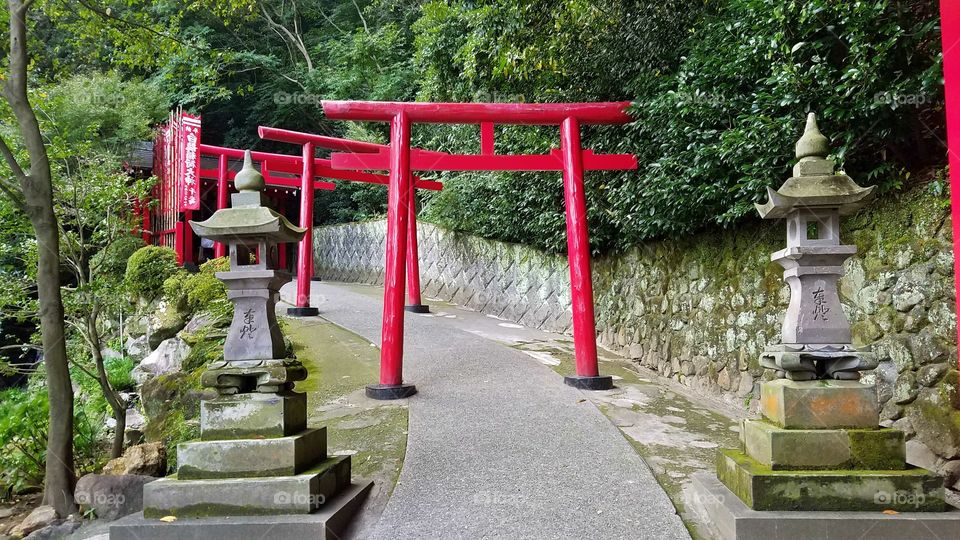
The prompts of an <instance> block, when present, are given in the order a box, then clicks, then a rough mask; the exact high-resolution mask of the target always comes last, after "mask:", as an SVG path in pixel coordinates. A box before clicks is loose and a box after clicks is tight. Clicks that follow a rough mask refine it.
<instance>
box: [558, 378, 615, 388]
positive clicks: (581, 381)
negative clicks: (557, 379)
mask: <svg viewBox="0 0 960 540" xmlns="http://www.w3.org/2000/svg"><path fill="white" fill-rule="evenodd" d="M563 382H564V384H566V385H567V386H572V387H574V388H579V389H580V390H609V389H611V388H613V377H611V376H609V375H600V376H597V377H581V376H579V375H576V376H568V377H564V378H563Z"/></svg>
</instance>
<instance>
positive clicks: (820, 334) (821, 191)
mask: <svg viewBox="0 0 960 540" xmlns="http://www.w3.org/2000/svg"><path fill="white" fill-rule="evenodd" d="M829 154H830V142H829V141H828V140H827V138H826V137H824V136H823V134H822V133H820V128H819V127H818V126H817V117H816V115H814V114H813V113H810V114H809V116H808V117H807V126H806V129H805V130H804V133H803V136H802V137H801V138H800V140H799V141H797V146H796V155H797V159H799V161H798V162H797V164H796V165H795V166H794V167H793V176H792V177H791V178H789V179H788V180H787V181H786V182H784V183H783V185H782V186H780V189H777V190H774V189H771V188H767V194H768V195H769V200H768V201H767V202H766V203H765V204H762V205H761V204H758V205H757V210H758V211H759V212H760V216H761V217H762V218H763V219H780V218H783V219H786V221H787V247H786V248H785V249H782V250H780V251H777V252H775V253H773V254H772V255H771V256H770V258H771V259H772V260H774V261H776V262H777V263H779V264H780V266H782V267H783V268H784V272H783V278H784V281H786V283H787V284H788V285H789V286H790V305H789V306H788V307H787V313H786V316H785V317H784V321H783V328H782V337H781V342H780V344H779V345H775V346H773V347H770V348H768V349H767V350H766V351H765V352H764V354H763V355H762V357H761V363H762V365H763V366H764V367H766V368H770V369H773V370H775V371H776V373H777V375H778V377H781V378H788V379H792V380H801V381H802V380H811V379H847V380H857V379H859V378H860V374H859V372H860V371H863V370H869V369H873V368H875V367H876V366H877V362H876V359H875V358H874V355H873V354H872V353H871V352H870V349H869V347H864V348H860V349H857V348H855V347H853V345H852V344H851V334H850V323H849V322H848V321H847V317H846V316H845V315H844V313H843V308H842V306H841V305H840V296H839V295H838V294H837V281H838V280H839V279H840V278H841V277H842V276H843V262H844V261H846V260H847V259H848V258H849V257H851V256H852V255H854V254H855V253H856V252H857V246H852V245H844V244H841V243H840V217H841V216H845V215H850V214H853V213H855V212H857V211H858V210H860V208H862V207H863V206H864V205H865V204H866V203H867V202H868V201H869V200H870V199H871V197H872V195H873V190H874V187H875V186H870V187H860V186H858V185H857V184H856V183H855V182H854V181H853V180H852V179H851V178H850V177H849V176H847V175H845V174H837V173H835V172H834V163H833V161H831V160H830V159H827V156H828V155H829Z"/></svg>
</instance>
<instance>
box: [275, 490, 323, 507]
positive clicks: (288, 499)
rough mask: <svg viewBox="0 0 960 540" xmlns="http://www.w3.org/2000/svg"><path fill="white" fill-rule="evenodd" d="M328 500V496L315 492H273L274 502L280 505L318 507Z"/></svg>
mask: <svg viewBox="0 0 960 540" xmlns="http://www.w3.org/2000/svg"><path fill="white" fill-rule="evenodd" d="M326 502H327V498H326V496H324V495H322V494H314V493H291V492H289V491H278V492H276V493H274V494H273V504H275V505H278V506H298V507H299V506H310V507H312V508H316V507H319V506H323V505H324V504H325V503H326Z"/></svg>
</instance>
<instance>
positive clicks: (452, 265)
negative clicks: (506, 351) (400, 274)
mask: <svg viewBox="0 0 960 540" xmlns="http://www.w3.org/2000/svg"><path fill="white" fill-rule="evenodd" d="M417 225H418V231H417V242H418V247H419V249H420V286H421V289H422V291H421V293H422V294H423V296H424V297H426V298H438V299H441V300H446V301H450V302H453V303H455V304H458V305H461V306H465V307H468V308H470V309H475V310H477V311H480V312H482V313H487V314H490V315H495V316H497V317H502V318H504V319H507V320H511V321H516V322H518V323H520V324H523V325H525V326H530V327H533V328H541V329H543V330H549V331H551V332H560V333H570V332H572V326H571V325H572V322H571V315H572V311H571V309H572V308H571V304H570V278H569V266H568V265H567V260H566V258H565V257H562V256H557V255H549V254H545V253H542V252H540V251H537V250H535V249H532V248H529V247H526V246H522V245H519V244H507V243H503V242H492V241H489V240H484V239H481V238H476V237H473V236H470V235H466V234H460V233H455V232H452V231H447V230H444V229H441V228H439V227H434V226H433V225H431V224H429V223H422V222H421V223H418V224H417ZM386 229H387V227H386V222H385V221H373V222H367V223H349V224H345V225H336V226H330V227H318V228H316V229H314V236H313V238H314V240H313V241H314V273H315V274H316V275H317V276H318V277H319V278H320V279H324V280H332V281H347V282H357V283H370V284H375V285H382V284H383V276H384V252H385V249H386Z"/></svg>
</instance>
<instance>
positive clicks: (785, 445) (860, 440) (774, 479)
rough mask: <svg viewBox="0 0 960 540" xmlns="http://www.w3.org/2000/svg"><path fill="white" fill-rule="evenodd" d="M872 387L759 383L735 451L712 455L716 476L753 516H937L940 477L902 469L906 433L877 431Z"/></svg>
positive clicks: (940, 500) (942, 505)
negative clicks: (755, 409)
mask: <svg viewBox="0 0 960 540" xmlns="http://www.w3.org/2000/svg"><path fill="white" fill-rule="evenodd" d="M875 392H876V390H875V389H874V388H873V387H871V386H866V385H862V384H860V383H859V382H856V381H832V380H822V381H792V380H787V379H781V380H776V381H770V382H765V383H763V384H762V385H761V398H760V399H761V402H760V409H761V412H762V415H763V418H762V419H759V420H745V421H743V423H742V426H741V432H740V437H741V444H742V447H741V448H740V449H736V450H731V449H723V450H720V451H718V453H717V477H718V478H719V479H720V481H721V482H722V483H723V484H724V485H726V486H727V488H728V489H730V491H732V492H733V493H734V494H736V495H737V497H739V498H740V499H741V500H742V501H743V502H744V504H746V506H747V507H748V508H751V509H753V510H817V511H825V510H857V511H883V510H895V511H898V512H942V511H944V510H945V509H946V504H945V502H944V491H943V479H942V478H940V477H939V476H937V475H936V474H935V473H932V472H930V471H927V470H925V469H919V468H916V467H911V466H909V465H908V464H907V463H906V447H905V446H906V445H905V441H904V434H903V432H901V431H898V430H893V429H884V428H880V427H879V423H880V421H879V420H880V416H879V406H878V403H877V398H876V394H875Z"/></svg>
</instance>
